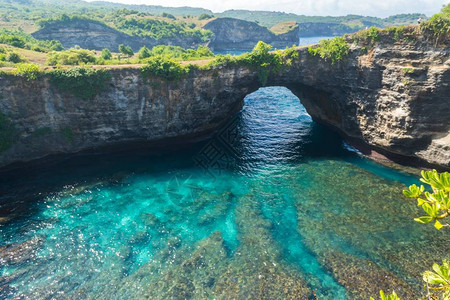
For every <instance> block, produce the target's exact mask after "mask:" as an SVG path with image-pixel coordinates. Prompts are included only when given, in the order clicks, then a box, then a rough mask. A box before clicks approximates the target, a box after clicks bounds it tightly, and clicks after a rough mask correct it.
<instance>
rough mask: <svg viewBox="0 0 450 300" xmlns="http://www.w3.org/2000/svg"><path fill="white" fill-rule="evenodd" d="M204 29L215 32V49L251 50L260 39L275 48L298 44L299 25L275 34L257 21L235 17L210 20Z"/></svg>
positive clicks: (212, 41) (213, 42)
mask: <svg viewBox="0 0 450 300" xmlns="http://www.w3.org/2000/svg"><path fill="white" fill-rule="evenodd" d="M204 29H207V30H210V31H212V32H213V33H214V36H213V38H212V40H211V41H210V42H209V45H208V46H209V47H210V48H211V49H214V50H216V51H217V50H251V49H253V47H255V45H256V43H257V42H258V41H263V42H265V43H268V44H270V45H272V46H273V47H275V48H279V49H281V48H286V47H290V46H292V45H294V44H295V45H298V42H299V36H298V27H297V26H296V27H295V28H294V29H293V30H291V31H289V32H286V33H282V34H278V35H277V34H274V33H273V32H271V31H270V30H269V29H267V28H266V27H263V26H260V25H258V24H256V23H255V22H249V21H244V20H239V19H233V18H218V19H215V20H212V21H211V22H208V23H207V24H206V25H205V26H204Z"/></svg>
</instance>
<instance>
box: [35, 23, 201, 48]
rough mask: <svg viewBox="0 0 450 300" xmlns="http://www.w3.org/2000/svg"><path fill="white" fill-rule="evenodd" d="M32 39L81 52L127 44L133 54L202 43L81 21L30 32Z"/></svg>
mask: <svg viewBox="0 0 450 300" xmlns="http://www.w3.org/2000/svg"><path fill="white" fill-rule="evenodd" d="M33 37H35V38H37V39H42V40H58V41H60V42H61V43H62V45H63V46H64V48H66V49H68V48H71V47H74V46H76V45H78V46H80V47H81V48H84V49H92V50H102V49H103V48H109V49H111V50H112V51H117V49H118V47H119V45H120V44H125V45H129V46H130V47H131V48H132V49H133V51H135V52H136V51H138V50H139V49H140V48H141V47H142V46H147V47H149V48H152V47H153V46H156V45H174V46H180V47H183V48H197V47H198V46H199V45H204V44H205V42H204V41H202V40H201V39H200V38H198V37H186V36H176V35H175V36H173V37H170V38H162V39H159V40H156V39H153V38H150V37H138V36H131V35H128V34H126V33H123V32H120V31H117V30H116V29H114V28H111V27H108V26H106V25H104V24H102V23H100V22H96V21H91V20H84V19H73V20H72V21H70V22H65V23H55V24H51V25H49V26H47V27H45V28H44V29H41V30H39V31H37V32H35V33H33Z"/></svg>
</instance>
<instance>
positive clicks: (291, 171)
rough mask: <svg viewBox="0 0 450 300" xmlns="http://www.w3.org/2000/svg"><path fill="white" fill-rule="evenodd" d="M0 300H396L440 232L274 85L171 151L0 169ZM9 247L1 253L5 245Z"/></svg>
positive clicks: (396, 176) (415, 279)
mask: <svg viewBox="0 0 450 300" xmlns="http://www.w3.org/2000/svg"><path fill="white" fill-rule="evenodd" d="M0 179H1V182H0V191H2V192H1V193H0V217H3V218H2V219H0V220H1V224H0V247H1V246H4V247H2V248H0V263H1V264H0V266H1V267H0V268H1V269H0V271H1V273H0V274H1V276H2V277H0V298H5V299H9V298H13V297H16V296H22V297H28V298H31V299H43V298H61V299H66V298H73V299H142V298H169V299H184V298H196V299H205V298H249V297H250V298H271V299H285V298H295V299H312V298H313V297H314V296H313V293H315V294H316V295H317V296H318V297H319V299H354V298H358V297H357V296H361V298H366V299H367V298H368V297H366V296H367V295H377V293H378V290H379V289H380V288H384V289H388V290H389V289H390V290H392V289H393V288H394V287H395V290H396V291H397V292H399V293H402V294H403V295H405V296H407V297H408V298H410V297H412V296H415V295H417V293H418V292H419V290H420V273H421V272H422V271H423V270H425V269H427V268H429V266H431V264H432V262H433V260H432V257H437V258H444V257H445V256H448V253H450V246H449V245H446V244H442V243H441V241H442V240H448V239H449V238H450V235H449V234H448V233H445V232H439V233H437V231H436V230H434V229H433V228H431V227H428V226H421V225H419V224H416V223H414V222H413V221H412V218H413V217H414V216H416V215H417V214H418V210H417V209H416V207H415V203H414V202H411V201H409V200H405V199H403V198H402V197H401V189H402V188H403V187H404V184H411V183H414V182H415V181H416V179H415V178H414V177H411V176H409V175H408V174H406V173H401V172H398V171H395V170H392V169H389V168H386V167H383V166H380V165H378V164H376V163H374V162H371V161H368V160H366V159H363V158H361V157H359V156H358V154H357V153H355V152H354V151H350V147H348V146H346V145H345V144H344V143H343V141H342V140H341V139H340V137H339V136H337V135H336V134H334V133H333V132H331V131H329V130H327V129H326V128H323V127H322V126H319V125H317V124H315V123H314V122H313V121H312V120H311V118H310V117H309V116H308V114H307V113H306V111H305V110H304V108H303V107H302V106H301V105H300V103H299V100H298V99H297V98H296V97H295V96H294V95H292V94H291V93H290V92H289V91H288V90H287V89H284V88H278V87H274V88H265V89H261V90H259V91H258V92H256V93H253V94H251V95H249V96H248V97H247V98H246V105H245V107H244V109H243V111H242V112H241V113H240V114H239V115H237V116H236V117H235V118H233V119H232V120H230V122H229V123H228V124H227V125H225V126H224V128H222V129H221V130H220V131H219V132H218V133H217V134H216V136H215V137H214V138H212V139H210V140H207V141H204V142H201V143H198V144H195V145H190V146H186V147H183V148H182V149H178V150H167V149H152V150H150V149H145V148H142V149H135V150H124V151H117V152H115V153H108V154H106V153H101V152H94V153H89V154H79V155H73V156H64V157H57V158H55V159H54V160H53V162H52V163H49V162H46V161H42V162H38V163H35V164H32V165H29V166H27V167H26V168H25V169H22V170H18V171H10V172H6V171H4V172H2V173H0ZM7 245H9V246H7Z"/></svg>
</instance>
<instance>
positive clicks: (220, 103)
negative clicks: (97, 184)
mask: <svg viewBox="0 0 450 300" xmlns="http://www.w3.org/2000/svg"><path fill="white" fill-rule="evenodd" d="M449 52H450V49H449V47H448V46H447V45H444V46H442V47H435V46H434V43H432V42H426V41H419V42H417V43H403V42H395V41H393V40H384V41H381V42H378V43H377V44H376V45H374V46H373V47H368V48H366V47H362V46H355V45H353V46H352V47H351V49H350V53H349V55H348V57H347V58H346V59H345V60H344V61H341V62H339V63H337V64H335V65H332V64H330V63H329V62H327V61H325V60H323V59H321V58H319V57H315V56H311V55H310V54H309V53H308V51H307V49H306V48H302V49H299V58H298V59H296V60H295V61H294V62H293V64H292V66H291V67H288V68H286V69H285V70H284V71H283V72H281V73H279V74H275V75H274V74H272V75H270V77H269V80H268V83H267V84H268V85H281V86H286V87H288V88H290V89H291V90H292V91H293V92H294V93H295V94H296V95H298V96H299V98H300V101H301V102H302V103H303V105H304V106H305V107H306V109H307V111H308V112H309V114H310V115H311V116H312V117H313V118H314V120H316V121H318V122H321V123H324V124H327V125H329V126H331V127H333V128H335V129H337V130H338V131H340V132H341V133H342V134H343V135H344V136H346V137H348V138H351V139H354V140H357V141H361V142H363V143H365V144H366V145H368V146H370V147H374V148H376V149H381V150H383V151H385V152H386V153H391V154H397V155H400V156H402V157H406V158H408V159H409V158H419V159H421V160H424V161H426V162H429V163H432V164H436V165H440V166H442V167H444V168H450V119H449V118H448V116H449V113H450V104H449V103H450V102H449V100H450V99H449V98H450V59H449V54H450V53H449ZM110 73H111V81H110V83H109V86H108V87H107V89H105V90H104V91H102V92H100V93H99V94H98V95H97V96H96V97H94V99H92V100H81V99H78V98H76V97H74V96H73V95H71V94H69V93H67V92H61V91H60V90H58V89H56V88H55V87H54V86H53V85H52V84H51V83H50V81H49V80H48V78H42V79H38V80H29V81H28V80H26V79H24V78H19V77H14V76H4V77H3V78H1V79H0V95H1V100H0V111H1V112H2V113H3V114H4V115H5V116H7V118H8V120H9V122H11V124H12V127H14V128H15V133H16V138H15V140H14V143H13V145H12V146H11V147H9V148H8V149H6V150H4V151H2V152H1V153H0V165H1V166H4V165H7V164H9V163H12V162H15V161H21V160H22V161H26V160H31V159H35V158H38V157H42V156H45V155H48V154H52V153H69V152H75V151H79V150H82V149H88V148H93V147H99V146H104V145H110V144H117V143H125V142H132V141H157V140H161V139H167V138H184V137H187V136H193V135H202V134H205V133H207V132H210V131H211V130H214V129H215V128H217V127H218V126H219V125H220V124H221V123H222V122H224V121H226V120H227V119H228V118H229V117H230V116H231V115H233V114H234V113H235V112H237V111H238V110H239V109H240V108H241V107H242V105H243V99H244V97H245V96H246V95H247V94H248V93H251V92H253V91H255V90H256V89H257V88H259V87H260V86H261V84H260V81H259V80H258V72H257V71H256V70H252V69H250V68H247V67H242V66H227V67H218V68H215V69H212V70H195V71H192V72H191V73H190V74H189V75H187V77H185V78H184V79H181V80H179V81H174V82H165V81H161V80H159V79H150V80H146V79H144V78H143V77H142V76H141V74H140V71H139V70H138V69H126V68H125V69H113V70H111V71H110Z"/></svg>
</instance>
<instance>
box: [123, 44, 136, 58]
mask: <svg viewBox="0 0 450 300" xmlns="http://www.w3.org/2000/svg"><path fill="white" fill-rule="evenodd" d="M119 52H120V53H122V54H123V55H125V56H128V57H131V56H133V55H134V52H133V49H131V47H130V46H125V45H124V44H120V45H119Z"/></svg>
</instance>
